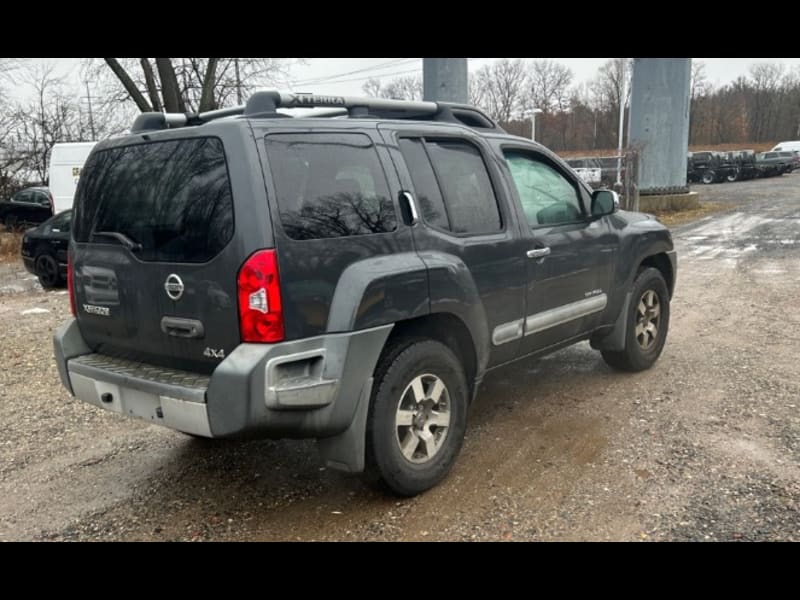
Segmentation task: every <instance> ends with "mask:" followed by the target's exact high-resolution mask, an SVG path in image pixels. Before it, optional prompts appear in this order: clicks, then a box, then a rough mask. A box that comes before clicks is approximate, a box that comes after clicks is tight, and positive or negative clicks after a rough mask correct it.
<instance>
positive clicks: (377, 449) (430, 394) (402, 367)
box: [367, 340, 468, 496]
mask: <svg viewBox="0 0 800 600" xmlns="http://www.w3.org/2000/svg"><path fill="white" fill-rule="evenodd" d="M467 398H468V391H467V384H466V378H465V376H464V369H463V367H462V366H461V363H460V361H459V360H458V358H457V357H456V355H455V354H454V353H453V351H452V350H450V348H448V347H447V346H445V345H444V344H441V343H439V342H436V341H433V340H420V341H416V342H415V341H406V342H405V343H400V344H397V345H395V346H393V347H390V348H389V349H387V351H386V352H385V353H384V356H383V358H382V359H381V361H380V363H379V365H378V368H377V369H376V374H375V386H374V388H373V394H372V401H371V404H370V411H369V418H368V422H367V472H368V474H374V475H377V476H378V478H379V479H381V480H382V481H383V482H384V483H385V484H386V485H387V486H388V487H389V488H390V489H391V490H392V491H393V492H395V493H396V494H398V495H401V496H414V495H416V494H419V493H421V492H424V491H425V490H428V489H430V488H432V487H433V486H434V485H436V484H437V483H439V482H440V481H441V480H442V479H444V477H445V476H446V475H447V473H448V472H449V471H450V468H451V467H452V466H453V463H454V462H455V460H456V457H457V456H458V453H459V451H460V450H461V444H462V442H463V440H464V432H465V430H466V421H467Z"/></svg>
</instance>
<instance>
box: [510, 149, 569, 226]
mask: <svg viewBox="0 0 800 600" xmlns="http://www.w3.org/2000/svg"><path fill="white" fill-rule="evenodd" d="M505 157H506V162H507V164H508V168H509V170H510V171H511V177H512V178H513V180H514V184H515V185H516V188H517V193H518V194H519V199H520V202H521V203H522V208H523V210H524V211H525V217H526V218H527V220H528V225H530V227H532V228H535V227H543V226H548V227H552V226H554V225H564V224H568V223H575V222H577V221H580V220H582V219H583V211H582V209H581V202H580V196H579V195H578V190H577V189H576V188H575V186H574V185H573V184H572V183H571V182H570V181H569V180H567V179H566V178H565V177H564V176H563V175H561V173H559V172H558V171H556V170H555V169H554V168H553V167H551V166H550V165H548V164H546V163H544V162H541V161H538V160H534V159H533V158H531V157H530V156H528V155H526V154H523V153H517V152H506V153H505Z"/></svg>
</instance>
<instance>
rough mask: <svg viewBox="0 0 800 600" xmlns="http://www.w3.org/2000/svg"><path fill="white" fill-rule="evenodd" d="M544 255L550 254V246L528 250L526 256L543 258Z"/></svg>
mask: <svg viewBox="0 0 800 600" xmlns="http://www.w3.org/2000/svg"><path fill="white" fill-rule="evenodd" d="M545 256H550V248H536V249H534V250H528V258H544V257H545Z"/></svg>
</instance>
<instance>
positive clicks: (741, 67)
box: [12, 58, 800, 97]
mask: <svg viewBox="0 0 800 600" xmlns="http://www.w3.org/2000/svg"><path fill="white" fill-rule="evenodd" d="M31 60H37V61H41V62H47V63H52V64H55V65H56V67H57V71H58V72H59V73H61V74H65V75H68V74H75V73H77V66H78V64H79V62H80V60H81V59H78V58H39V59H31ZM495 60H497V59H495V58H471V59H469V68H470V71H473V70H476V69H479V68H480V67H481V66H483V65H485V64H491V63H492V62H493V61H495ZM527 60H536V59H532V58H531V59H527ZM553 60H556V61H558V62H560V63H563V64H564V65H566V66H567V67H569V68H570V69H572V71H573V73H574V74H575V81H574V82H575V83H578V82H584V81H588V80H589V79H592V78H593V77H594V76H595V75H596V74H597V69H598V68H599V67H600V66H601V65H602V64H603V63H604V62H605V61H606V60H608V59H607V58H555V59H553ZM699 60H702V61H703V62H705V63H706V73H707V75H708V79H709V81H710V82H711V83H713V84H715V85H720V84H724V83H728V82H730V81H732V80H734V79H736V77H738V76H739V75H745V74H747V70H748V67H749V66H750V65H752V64H754V63H758V62H782V63H784V64H785V65H786V66H787V67H794V66H797V65H800V58H701V59H699ZM413 74H420V75H421V74H422V59H421V58H309V59H307V64H305V65H299V66H296V67H294V68H293V69H292V73H291V76H290V81H289V82H287V85H286V86H281V87H282V88H283V87H285V88H286V89H289V88H290V89H292V90H293V91H297V92H315V93H323V94H339V95H359V94H361V86H362V85H364V82H365V81H366V80H367V79H368V78H370V77H377V78H379V79H381V80H383V81H384V82H387V81H389V80H391V79H393V78H394V77H399V76H402V75H413ZM14 91H16V93H13V92H14ZM14 91H12V94H13V95H14V96H17V97H20V96H24V95H26V93H27V92H26V90H25V89H23V88H22V87H19V88H18V89H16V90H14Z"/></svg>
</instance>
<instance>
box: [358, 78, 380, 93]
mask: <svg viewBox="0 0 800 600" xmlns="http://www.w3.org/2000/svg"><path fill="white" fill-rule="evenodd" d="M382 90H383V86H382V85H381V80H380V79H378V78H377V77H370V78H369V79H367V80H366V81H365V82H364V85H362V86H361V91H362V92H364V94H365V95H367V96H371V97H373V98H381V97H382V96H381V91H382Z"/></svg>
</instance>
